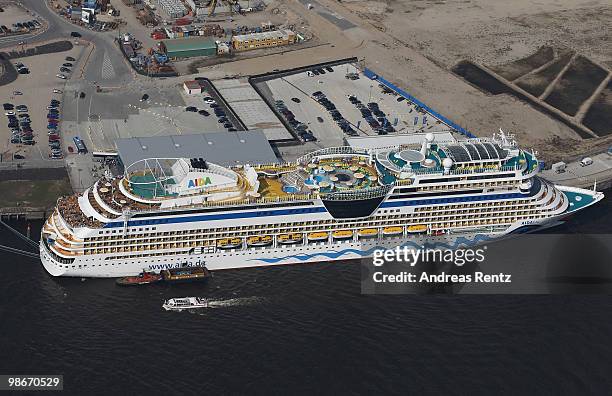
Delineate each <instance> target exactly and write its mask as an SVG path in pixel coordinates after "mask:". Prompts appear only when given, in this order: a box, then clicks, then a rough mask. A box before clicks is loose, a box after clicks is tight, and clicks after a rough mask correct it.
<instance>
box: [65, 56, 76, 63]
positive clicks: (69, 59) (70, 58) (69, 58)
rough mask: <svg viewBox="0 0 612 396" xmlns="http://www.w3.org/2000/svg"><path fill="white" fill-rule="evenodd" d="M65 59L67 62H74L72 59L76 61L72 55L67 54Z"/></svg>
mask: <svg viewBox="0 0 612 396" xmlns="http://www.w3.org/2000/svg"><path fill="white" fill-rule="evenodd" d="M66 60H67V61H68V62H74V61H76V59H74V58H73V57H72V56H67V57H66Z"/></svg>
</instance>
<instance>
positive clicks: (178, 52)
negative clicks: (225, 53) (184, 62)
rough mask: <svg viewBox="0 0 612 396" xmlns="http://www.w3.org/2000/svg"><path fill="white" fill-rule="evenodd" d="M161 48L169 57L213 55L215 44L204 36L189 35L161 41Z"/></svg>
mask: <svg viewBox="0 0 612 396" xmlns="http://www.w3.org/2000/svg"><path fill="white" fill-rule="evenodd" d="M162 48H164V51H165V52H166V55H167V56H168V58H170V59H183V58H191V57H194V56H214V55H216V54H217V44H216V43H215V41H214V40H211V39H209V38H206V37H191V38H184V39H175V40H164V41H162Z"/></svg>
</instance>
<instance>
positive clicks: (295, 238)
mask: <svg viewBox="0 0 612 396" xmlns="http://www.w3.org/2000/svg"><path fill="white" fill-rule="evenodd" d="M406 231H407V232H408V233H413V234H415V233H424V232H427V226H426V225H424V224H417V225H410V226H408V227H406ZM403 233H404V227H402V226H390V227H385V228H383V229H382V235H383V236H386V237H392V236H397V235H402V234H403ZM378 234H379V230H378V228H362V229H360V230H357V237H358V238H359V239H367V238H376V237H377V236H378ZM353 235H354V231H353V230H336V231H333V232H331V237H332V238H333V239H334V240H337V241H343V240H347V239H352V238H353ZM329 236H330V232H328V231H314V232H310V233H308V234H306V239H307V241H308V242H322V241H327V240H328V239H329ZM303 240H304V234H301V233H297V232H296V233H288V234H281V235H278V236H277V239H276V241H277V243H278V244H280V245H294V244H297V243H301V242H302V241H303ZM272 242H273V237H272V235H254V236H250V237H247V238H246V245H247V246H248V247H264V246H270V245H272ZM242 243H243V240H242V238H238V237H235V238H222V239H218V240H217V242H216V246H217V248H218V249H237V248H239V247H241V246H242Z"/></svg>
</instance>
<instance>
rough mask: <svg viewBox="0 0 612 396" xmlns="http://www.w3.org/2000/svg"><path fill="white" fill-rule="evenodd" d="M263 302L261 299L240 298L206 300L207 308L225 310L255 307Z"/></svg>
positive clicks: (263, 299)
mask: <svg viewBox="0 0 612 396" xmlns="http://www.w3.org/2000/svg"><path fill="white" fill-rule="evenodd" d="M264 301H265V298H262V297H241V298H230V299H228V300H208V308H225V307H236V306H242V305H255V304H261V303H262V302H264Z"/></svg>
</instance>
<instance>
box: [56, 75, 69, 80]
mask: <svg viewBox="0 0 612 396" xmlns="http://www.w3.org/2000/svg"><path fill="white" fill-rule="evenodd" d="M55 77H57V78H61V79H62V80H66V79H67V78H68V77H66V76H65V75H63V74H56V75H55Z"/></svg>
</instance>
